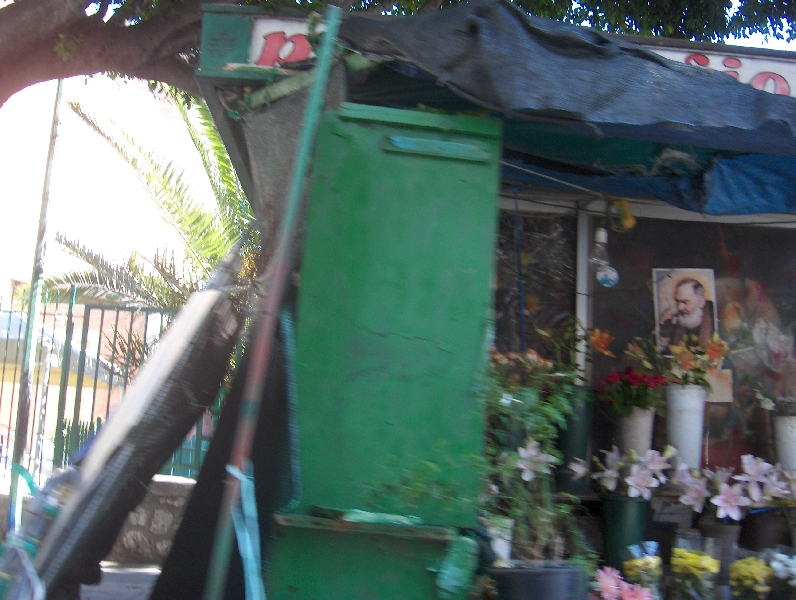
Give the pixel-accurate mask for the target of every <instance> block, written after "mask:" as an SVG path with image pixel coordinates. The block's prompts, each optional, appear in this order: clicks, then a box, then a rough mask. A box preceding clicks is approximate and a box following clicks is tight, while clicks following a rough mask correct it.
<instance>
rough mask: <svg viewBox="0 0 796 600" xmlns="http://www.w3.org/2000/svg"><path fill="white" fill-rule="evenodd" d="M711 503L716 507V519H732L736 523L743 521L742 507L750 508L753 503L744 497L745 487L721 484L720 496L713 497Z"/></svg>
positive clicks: (737, 484) (738, 484)
mask: <svg viewBox="0 0 796 600" xmlns="http://www.w3.org/2000/svg"><path fill="white" fill-rule="evenodd" d="M710 501H711V502H712V503H713V504H715V505H716V507H717V510H716V517H717V518H719V519H723V518H724V517H730V518H731V519H733V520H735V521H740V520H741V516H742V515H741V507H742V506H749V505H750V504H751V503H752V501H751V500H750V499H749V498H747V497H746V496H744V495H743V486H742V485H741V484H740V483H736V484H735V485H729V484H726V483H722V484H721V488H719V494H718V495H717V496H713V498H711V499H710Z"/></svg>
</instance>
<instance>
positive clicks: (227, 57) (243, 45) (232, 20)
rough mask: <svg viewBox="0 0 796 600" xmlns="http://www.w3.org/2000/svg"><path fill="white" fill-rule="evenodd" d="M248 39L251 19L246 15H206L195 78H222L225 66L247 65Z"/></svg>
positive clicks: (206, 13)
mask: <svg viewBox="0 0 796 600" xmlns="http://www.w3.org/2000/svg"><path fill="white" fill-rule="evenodd" d="M203 9H204V10H207V7H203ZM250 38H251V16H250V15H249V14H247V13H246V12H242V13H234V12H226V13H223V12H217V11H215V10H213V11H210V12H205V14H204V16H203V18H202V53H201V54H200V56H199V71H198V72H197V74H198V75H203V76H207V75H208V74H215V75H224V72H223V69H224V67H225V66H226V65H227V64H228V63H247V62H248V61H249V39H250Z"/></svg>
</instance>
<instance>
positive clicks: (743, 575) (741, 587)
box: [730, 556, 774, 600]
mask: <svg viewBox="0 0 796 600" xmlns="http://www.w3.org/2000/svg"><path fill="white" fill-rule="evenodd" d="M773 576H774V572H773V570H772V569H771V567H769V566H768V565H767V564H766V561H765V560H763V559H762V558H758V557H757V556H747V557H746V558H741V559H739V560H736V561H734V562H733V563H732V564H731V565H730V586H731V587H732V597H733V598H737V599H738V600H765V599H766V597H767V596H768V593H769V592H770V591H771V580H772V579H773Z"/></svg>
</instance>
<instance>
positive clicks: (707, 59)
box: [646, 44, 796, 96]
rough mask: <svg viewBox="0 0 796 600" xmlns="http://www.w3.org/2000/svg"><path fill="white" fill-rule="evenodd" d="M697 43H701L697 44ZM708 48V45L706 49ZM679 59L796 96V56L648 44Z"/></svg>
mask: <svg viewBox="0 0 796 600" xmlns="http://www.w3.org/2000/svg"><path fill="white" fill-rule="evenodd" d="M694 46H698V44H694ZM707 47H709V46H708V45H707V44H706V48H707ZM646 48H647V49H648V50H652V51H653V52H655V53H656V54H660V55H661V56H663V57H665V58H668V59H670V60H674V61H677V62H681V63H685V64H687V65H693V66H695V67H703V68H705V69H712V70H714V71H718V72H720V73H725V74H726V75H728V76H729V77H733V78H735V79H737V80H738V81H740V82H741V83H748V84H749V85H751V86H752V87H753V88H756V89H758V90H765V91H766V92H771V93H773V94H782V95H783V96H794V95H796V55H794V60H789V59H782V58H769V57H761V56H749V55H745V54H744V52H743V50H742V49H739V51H738V52H737V53H733V54H727V53H722V52H712V51H709V50H707V49H705V50H702V49H688V50H683V49H680V48H660V47H657V46H656V47H650V46H647V47H646Z"/></svg>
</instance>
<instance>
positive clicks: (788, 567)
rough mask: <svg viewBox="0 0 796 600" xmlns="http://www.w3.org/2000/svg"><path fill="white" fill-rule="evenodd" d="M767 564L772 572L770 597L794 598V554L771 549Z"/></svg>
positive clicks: (795, 562) (795, 592)
mask: <svg viewBox="0 0 796 600" xmlns="http://www.w3.org/2000/svg"><path fill="white" fill-rule="evenodd" d="M768 566H769V567H771V571H772V573H773V574H774V578H773V579H772V581H771V584H772V585H771V587H772V590H771V597H772V598H773V599H774V600H795V599H796V556H793V555H792V554H786V553H785V552H778V551H771V552H770V553H769V554H768Z"/></svg>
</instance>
